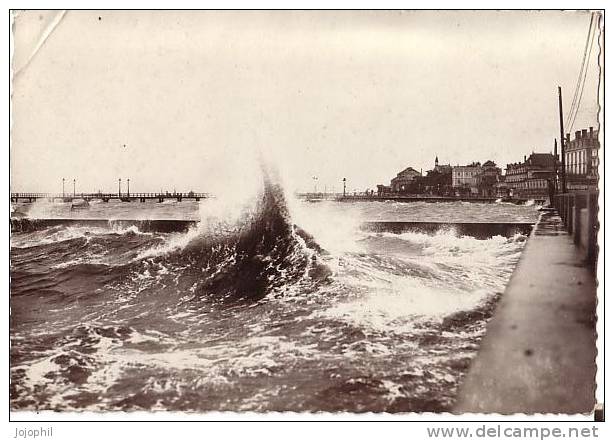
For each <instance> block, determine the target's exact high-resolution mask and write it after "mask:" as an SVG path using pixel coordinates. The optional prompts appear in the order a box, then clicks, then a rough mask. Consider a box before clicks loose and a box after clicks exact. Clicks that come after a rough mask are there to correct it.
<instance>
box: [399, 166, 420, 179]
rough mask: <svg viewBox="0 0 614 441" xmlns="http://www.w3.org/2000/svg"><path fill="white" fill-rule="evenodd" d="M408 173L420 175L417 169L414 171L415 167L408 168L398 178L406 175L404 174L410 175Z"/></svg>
mask: <svg viewBox="0 0 614 441" xmlns="http://www.w3.org/2000/svg"><path fill="white" fill-rule="evenodd" d="M408 173H417V174H420V172H419V171H417V170H416V169H414V168H413V167H407V168H406V169H405V170H402V171H400V172H398V173H397V177H399V176H401V175H404V174H408Z"/></svg>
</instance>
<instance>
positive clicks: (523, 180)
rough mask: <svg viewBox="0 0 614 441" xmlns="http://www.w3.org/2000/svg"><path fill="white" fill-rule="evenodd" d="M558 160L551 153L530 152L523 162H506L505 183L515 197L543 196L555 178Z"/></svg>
mask: <svg viewBox="0 0 614 441" xmlns="http://www.w3.org/2000/svg"><path fill="white" fill-rule="evenodd" d="M556 167H558V161H557V159H556V158H555V156H554V155H553V154H552V153H535V152H534V153H531V155H530V156H529V157H528V158H527V157H526V156H525V157H524V161H523V162H515V163H512V164H507V168H506V169H505V185H506V187H507V188H508V190H509V195H510V196H512V197H515V198H544V197H547V196H548V195H549V194H550V187H549V186H552V185H554V182H555V179H556Z"/></svg>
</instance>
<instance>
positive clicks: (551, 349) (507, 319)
mask: <svg viewBox="0 0 614 441" xmlns="http://www.w3.org/2000/svg"><path fill="white" fill-rule="evenodd" d="M585 256H586V253H584V252H583V250H582V248H581V247H577V246H574V240H573V236H571V235H569V234H568V232H567V230H566V228H565V226H564V225H563V223H562V222H561V219H560V217H559V216H558V215H557V214H554V213H545V214H543V215H542V217H541V219H540V221H539V222H538V224H537V225H536V226H535V229H534V231H533V233H532V235H531V237H530V239H529V240H528V241H527V244H526V246H525V249H524V250H523V253H522V256H521V259H520V261H519V263H518V265H517V267H516V269H515V271H514V273H513V275H512V277H511V279H510V282H509V283H508V286H507V289H506V290H505V292H504V294H503V296H502V298H501V300H500V302H499V304H498V306H497V309H496V311H495V314H494V316H493V318H492V320H491V321H490V322H489V324H488V328H487V332H486V335H485V336H484V338H483V340H482V343H481V345H480V351H479V353H478V355H477V357H476V358H475V360H474V362H473V364H472V366H471V368H470V370H469V372H468V374H467V376H466V377H465V379H464V381H463V384H462V385H461V388H460V390H459V395H458V399H457V403H456V406H455V408H454V410H453V411H454V412H455V413H457V412H458V413H460V412H474V413H493V412H496V413H501V414H511V413H590V412H592V411H593V408H594V402H595V399H594V396H595V374H596V364H595V357H596V356H597V349H596V331H595V326H596V322H595V320H596V319H595V307H596V284H595V276H594V274H593V272H592V271H591V269H590V266H589V265H586V264H585V261H584V258H585Z"/></svg>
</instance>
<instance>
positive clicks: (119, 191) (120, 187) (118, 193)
mask: <svg viewBox="0 0 614 441" xmlns="http://www.w3.org/2000/svg"><path fill="white" fill-rule="evenodd" d="M117 196H118V197H120V198H121V197H122V178H119V181H118V186H117Z"/></svg>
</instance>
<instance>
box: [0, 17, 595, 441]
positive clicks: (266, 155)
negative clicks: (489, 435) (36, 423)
mask: <svg viewBox="0 0 614 441" xmlns="http://www.w3.org/2000/svg"><path fill="white" fill-rule="evenodd" d="M9 14H10V22H11V26H10V40H11V43H10V44H11V54H10V68H9V69H10V97H9V100H10V103H9V106H10V123H9V126H10V147H9V155H10V161H9V167H10V169H9V179H8V180H9V181H10V182H9V184H10V239H9V240H10V244H9V245H10V250H9V252H8V253H7V254H9V257H8V265H9V268H8V270H7V272H8V273H9V286H8V291H9V293H8V295H7V297H9V296H10V298H9V300H7V302H8V303H9V309H8V310H7V313H6V315H7V316H8V329H7V332H8V333H9V335H8V336H7V340H10V347H9V348H8V354H9V355H8V357H9V360H8V364H9V367H8V372H7V373H8V375H10V379H9V383H10V384H9V391H8V393H9V413H10V418H11V419H13V418H14V419H15V420H17V421H19V420H20V419H31V420H32V419H36V416H37V415H44V416H45V418H46V419H48V420H54V419H55V418H58V417H61V415H74V416H75V418H77V417H78V416H79V415H80V414H84V413H87V415H89V418H92V419H97V418H105V415H108V416H109V418H115V416H116V415H122V417H121V418H124V419H127V420H131V419H133V418H135V419H140V418H141V417H139V418H137V417H133V415H135V412H137V411H138V412H140V413H139V415H142V414H143V412H144V413H145V414H154V415H163V416H164V417H166V416H167V415H170V414H171V413H176V412H180V413H182V414H184V415H196V416H203V417H206V416H207V415H210V414H211V413H212V412H213V413H222V414H227V415H232V419H237V420H241V419H242V418H243V416H245V415H247V413H249V414H250V415H252V416H251V418H254V416H253V415H254V413H255V414H256V415H263V416H264V415H267V414H270V413H271V412H280V413H281V415H283V414H284V413H287V412H293V413H298V414H307V415H310V414H311V415H315V414H318V415H322V413H324V414H325V415H329V417H330V418H335V417H336V416H339V415H346V416H347V415H353V416H354V417H356V416H358V417H359V416H360V415H365V418H366V415H367V413H368V415H373V414H385V415H388V416H390V417H391V418H395V417H403V416H404V415H409V414H418V415H420V414H427V413H428V414H429V415H431V417H432V418H436V417H437V415H448V416H449V417H453V416H455V415H456V416H462V415H465V416H467V415H476V414H480V415H484V414H487V415H499V416H510V415H515V414H522V415H525V416H526V415H545V414H548V415H550V416H553V415H554V416H556V415H580V417H582V418H584V419H586V420H587V421H603V419H604V414H603V401H604V399H603V390H602V388H603V380H604V373H603V366H600V365H599V362H598V359H599V356H600V355H599V354H602V353H603V350H604V347H603V342H601V343H599V341H600V340H599V338H600V337H599V334H600V331H599V330H598V329H599V326H603V320H604V318H603V316H600V314H603V312H601V313H599V312H598V311H599V310H598V307H601V308H603V305H602V298H600V297H599V294H598V293H599V292H601V295H603V289H604V288H603V280H604V279H603V277H604V269H603V268H604V267H603V235H604V223H603V222H604V218H603V216H604V205H603V204H604V195H603V184H604V182H603V176H604V145H603V144H604V114H603V109H604V102H603V96H604V80H605V75H604V60H605V53H604V41H605V40H604V18H605V11H603V10H584V9H583V10H576V9H573V10H571V9H567V10H564V9H558V10H11V11H9ZM7 235H8V234H7ZM601 311H603V309H601ZM600 344H601V346H600ZM160 418H162V417H160ZM478 419H479V418H478ZM11 430H13V431H15V430H16V429H15V428H13V429H11ZM18 430H19V429H17V431H15V437H18V435H19V432H18ZM24 430H25V429H24ZM41 430H47V429H45V428H43V429H41ZM565 430H566V429H565ZM24 433H25V432H24ZM565 433H566V432H565ZM429 434H430V432H429ZM39 435H41V434H40V433H39ZM9 436H11V437H12V436H13V433H11V432H9ZM42 436H43V437H44V436H47V437H51V434H50V433H46V432H45V433H44V434H42ZM429 436H430V435H429ZM443 436H445V435H443ZM478 436H479V435H478ZM24 437H25V436H24ZM433 437H434V436H433ZM568 437H570V438H572V436H571V432H570V434H569V436H568Z"/></svg>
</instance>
